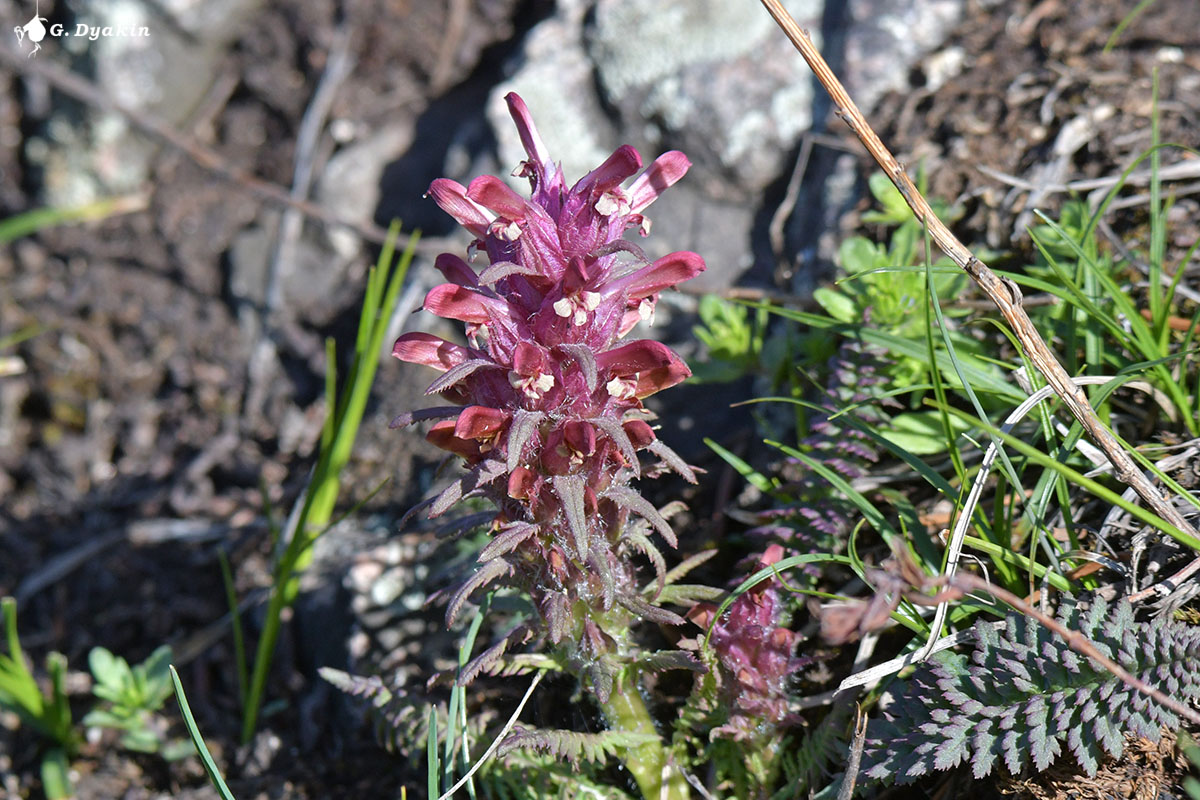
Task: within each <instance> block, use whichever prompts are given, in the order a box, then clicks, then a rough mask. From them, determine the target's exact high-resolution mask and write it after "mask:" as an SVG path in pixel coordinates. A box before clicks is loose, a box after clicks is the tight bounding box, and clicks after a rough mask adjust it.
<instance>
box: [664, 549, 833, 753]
mask: <svg viewBox="0 0 1200 800" xmlns="http://www.w3.org/2000/svg"><path fill="white" fill-rule="evenodd" d="M782 557H783V548H782V547H780V546H779V545H777V544H773V545H771V546H770V547H768V548H767V552H766V553H765V554H764V555H763V557H762V560H761V561H759V564H758V568H757V569H762V568H763V567H767V566H770V565H771V564H774V563H775V562H777V561H779V560H780V559H781V558H782ZM756 571H757V570H756ZM774 583H775V579H774V578H767V579H766V580H763V581H761V582H759V583H758V585H756V586H754V587H752V588H751V589H750V590H749V591H747V592H746V593H745V594H743V595H741V596H740V597H738V598H737V599H736V600H735V601H734V602H733V604H732V605H731V606H730V607H729V610H728V611H726V612H725V614H724V615H723V616H722V617H721V618H720V619H718V620H716V623H715V624H713V617H714V615H715V614H716V610H717V609H716V606H713V605H712V604H710V603H701V604H699V605H697V606H696V607H695V608H693V609H692V611H691V612H690V613H689V614H688V618H689V619H690V620H692V621H693V622H695V623H696V624H697V625H699V626H700V627H702V628H705V629H708V628H709V627H710V626H711V627H712V634H711V636H710V637H709V641H710V642H711V644H712V649H713V653H714V654H715V655H716V661H717V668H718V671H719V675H718V681H719V686H720V689H721V695H722V698H723V700H724V702H723V706H724V707H725V708H726V709H728V711H729V718H728V719H727V720H726V721H725V723H724V724H723V725H721V726H720V727H718V728H716V729H715V730H714V731H713V736H716V737H726V738H733V739H746V738H757V737H759V736H763V735H773V734H774V729H775V728H776V727H777V726H779V725H783V724H786V723H787V722H788V721H789V720H790V715H789V712H788V691H787V689H788V681H789V680H790V679H791V676H792V673H794V672H795V671H796V670H797V669H799V668H800V667H802V666H805V665H806V664H808V663H810V660H807V659H800V658H796V657H795V656H794V655H793V653H794V651H795V649H796V642H797V639H798V636H797V634H796V633H795V632H793V631H791V630H789V629H788V627H787V625H788V620H787V619H785V618H784V615H783V602H782V600H781V599H780V597H779V590H778V589H777V588H776V586H775V585H774Z"/></svg>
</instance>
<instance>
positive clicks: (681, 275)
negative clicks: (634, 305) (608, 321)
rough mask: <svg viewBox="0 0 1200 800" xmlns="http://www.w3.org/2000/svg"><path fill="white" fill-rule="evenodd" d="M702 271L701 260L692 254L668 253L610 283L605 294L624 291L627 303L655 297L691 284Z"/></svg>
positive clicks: (702, 260)
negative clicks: (677, 285)
mask: <svg viewBox="0 0 1200 800" xmlns="http://www.w3.org/2000/svg"><path fill="white" fill-rule="evenodd" d="M703 271H704V259H702V258H701V257H700V256H698V255H696V254H695V253H689V252H678V253H671V254H670V255H666V256H663V257H662V258H660V259H658V260H657V261H655V262H654V263H652V264H647V265H646V266H644V267H642V268H641V269H638V270H634V271H633V272H630V273H629V274H628V275H624V276H622V277H620V278H617V279H616V280H614V281H612V282H610V283H609V284H608V286H607V287H606V288H605V294H607V295H613V294H616V293H619V292H621V291H624V292H625V293H626V297H627V298H628V299H630V300H643V299H645V298H647V297H652V296H654V295H657V294H658V293H659V292H661V291H662V290H663V289H669V288H670V287H672V286H675V285H676V284H679V283H683V282H684V281H686V280H691V279H692V278H694V277H696V276H697V275H699V274H700V273H701V272H703Z"/></svg>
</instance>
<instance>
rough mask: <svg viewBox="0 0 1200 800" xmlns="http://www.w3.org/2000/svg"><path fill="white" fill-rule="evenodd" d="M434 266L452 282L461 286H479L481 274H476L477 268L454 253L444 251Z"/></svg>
mask: <svg viewBox="0 0 1200 800" xmlns="http://www.w3.org/2000/svg"><path fill="white" fill-rule="evenodd" d="M433 266H434V267H435V268H436V269H437V271H438V272H440V273H442V275H443V276H445V278H446V280H448V281H450V282H451V283H457V284H458V285H459V286H474V287H477V286H479V276H478V275H476V274H475V270H473V269H471V268H470V267H469V266H468V265H467V262H465V261H463V260H462V259H461V258H459V257H458V256H456V255H454V254H453V253H442V254H441V255H439V256H438V257H437V259H436V260H434V262H433Z"/></svg>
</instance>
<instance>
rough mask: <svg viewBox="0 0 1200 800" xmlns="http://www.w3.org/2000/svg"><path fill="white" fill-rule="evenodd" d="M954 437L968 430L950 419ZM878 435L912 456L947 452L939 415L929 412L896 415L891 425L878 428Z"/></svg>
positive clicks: (957, 421)
mask: <svg viewBox="0 0 1200 800" xmlns="http://www.w3.org/2000/svg"><path fill="white" fill-rule="evenodd" d="M951 428H952V430H953V433H954V434H955V435H957V434H960V433H962V432H964V431H966V430H969V429H970V426H969V425H967V424H966V423H965V422H963V421H962V420H960V419H958V418H953V419H951ZM879 435H880V436H882V437H883V438H884V439H887V440H888V441H889V442H891V443H892V444H894V445H896V446H897V447H899V448H901V449H902V450H907V451H908V452H910V453H912V454H913V455H918V456H928V455H933V454H934V453H944V452H946V451H947V449H948V447H947V443H946V436H945V433H944V431H943V428H942V419H941V415H940V414H938V413H936V412H929V411H913V412H908V413H905V414H897V415H896V416H894V417H892V421H891V424H890V425H889V426H888V427H886V428H880V430H879Z"/></svg>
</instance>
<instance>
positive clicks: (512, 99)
mask: <svg viewBox="0 0 1200 800" xmlns="http://www.w3.org/2000/svg"><path fill="white" fill-rule="evenodd" d="M504 100H505V102H507V103H508V113H509V114H511V115H512V118H513V122H515V123H516V124H517V134H518V135H519V136H520V137H521V146H522V147H524V148H525V152H526V153H528V154H529V158H530V159H531V160H532V161H535V162H537V164H538V165H539V166H542V167H543V168H545V167H548V166H549V165H550V156H549V155H548V154H547V153H546V145H544V144H542V137H541V136H538V132H537V127H535V126H534V124H533V117H532V116H531V115H530V113H529V107H528V106H526V105H525V101H524V100H522V99H521V96H520V95H519V94H517V93H516V92H509V93H508V94H506V95H505V96H504Z"/></svg>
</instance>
